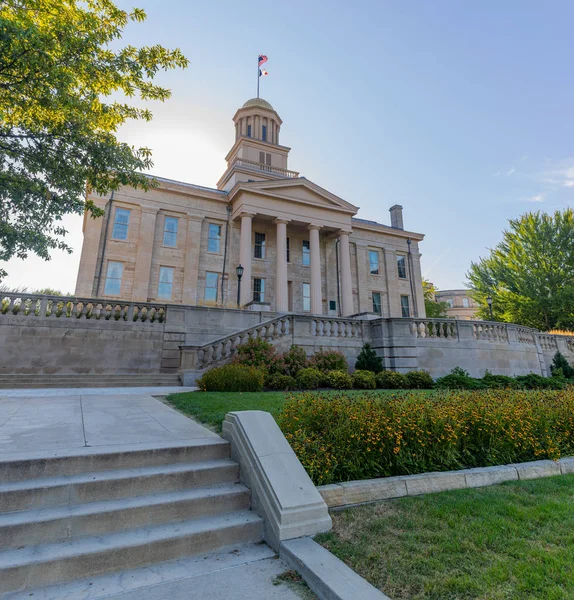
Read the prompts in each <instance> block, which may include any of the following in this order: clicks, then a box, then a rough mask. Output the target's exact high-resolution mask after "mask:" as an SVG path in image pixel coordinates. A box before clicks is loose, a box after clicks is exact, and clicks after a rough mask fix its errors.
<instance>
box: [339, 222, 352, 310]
mask: <svg viewBox="0 0 574 600" xmlns="http://www.w3.org/2000/svg"><path fill="white" fill-rule="evenodd" d="M339 247H340V249H341V314H342V315H343V316H344V317H346V316H347V315H352V314H353V313H354V312H355V310H354V308H353V283H352V280H351V255H350V252H349V232H348V231H343V230H341V231H339Z"/></svg>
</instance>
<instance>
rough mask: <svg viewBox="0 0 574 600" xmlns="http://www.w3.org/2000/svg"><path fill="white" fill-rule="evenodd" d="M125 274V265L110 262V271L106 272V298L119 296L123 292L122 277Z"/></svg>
mask: <svg viewBox="0 0 574 600" xmlns="http://www.w3.org/2000/svg"><path fill="white" fill-rule="evenodd" d="M123 274H124V263H121V262H114V261H109V262H108V270H107V271H106V285H105V286H104V294H105V295H106V296H119V295H120V293H121V291H122V275H123Z"/></svg>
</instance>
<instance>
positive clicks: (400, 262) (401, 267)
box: [397, 256, 407, 279]
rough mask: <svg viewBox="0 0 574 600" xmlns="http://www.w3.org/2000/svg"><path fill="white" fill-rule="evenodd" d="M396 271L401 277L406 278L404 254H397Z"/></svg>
mask: <svg viewBox="0 0 574 600" xmlns="http://www.w3.org/2000/svg"><path fill="white" fill-rule="evenodd" d="M397 271H398V273H399V277H400V278H401V279H406V278H407V259H406V257H404V256H397Z"/></svg>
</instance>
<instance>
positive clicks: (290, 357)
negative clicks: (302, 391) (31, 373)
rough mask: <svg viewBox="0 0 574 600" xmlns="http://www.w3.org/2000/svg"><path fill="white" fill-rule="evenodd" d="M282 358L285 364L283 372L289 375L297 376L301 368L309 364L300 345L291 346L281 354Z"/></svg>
mask: <svg viewBox="0 0 574 600" xmlns="http://www.w3.org/2000/svg"><path fill="white" fill-rule="evenodd" d="M282 358H283V364H284V365H285V373H286V374H287V375H291V377H297V373H299V371H300V370H301V369H305V368H306V367H307V366H308V364H309V359H308V358H307V355H306V354H305V350H303V348H301V346H291V348H290V349H289V351H288V352H285V354H283V357H282Z"/></svg>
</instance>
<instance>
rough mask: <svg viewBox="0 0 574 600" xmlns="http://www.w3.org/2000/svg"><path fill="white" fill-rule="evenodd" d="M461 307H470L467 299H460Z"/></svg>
mask: <svg viewBox="0 0 574 600" xmlns="http://www.w3.org/2000/svg"><path fill="white" fill-rule="evenodd" d="M462 306H463V308H468V307H469V306H470V302H469V301H468V298H463V299H462Z"/></svg>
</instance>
